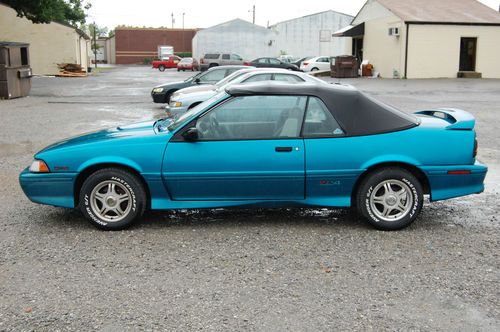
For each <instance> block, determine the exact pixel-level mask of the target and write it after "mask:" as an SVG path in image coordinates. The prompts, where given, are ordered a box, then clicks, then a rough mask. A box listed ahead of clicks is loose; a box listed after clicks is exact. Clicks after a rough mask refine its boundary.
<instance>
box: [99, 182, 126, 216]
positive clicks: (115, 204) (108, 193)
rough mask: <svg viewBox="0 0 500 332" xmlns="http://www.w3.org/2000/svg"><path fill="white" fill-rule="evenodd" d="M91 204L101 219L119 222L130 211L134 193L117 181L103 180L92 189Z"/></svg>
mask: <svg viewBox="0 0 500 332" xmlns="http://www.w3.org/2000/svg"><path fill="white" fill-rule="evenodd" d="M90 206H91V208H92V211H93V212H94V213H95V214H96V215H97V216H98V217H99V218H100V219H102V220H104V221H107V222H118V221H120V220H122V219H124V218H125V217H126V216H127V215H128V213H129V212H130V209H131V208H132V195H131V194H130V190H129V189H127V188H126V187H125V186H124V185H123V184H121V183H119V182H117V181H113V180H108V181H103V182H101V183H99V184H98V185H97V186H95V187H94V189H93V190H92V193H91V194H90Z"/></svg>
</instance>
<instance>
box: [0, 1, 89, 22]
mask: <svg viewBox="0 0 500 332" xmlns="http://www.w3.org/2000/svg"><path fill="white" fill-rule="evenodd" d="M1 2H3V3H5V4H6V5H8V6H10V7H12V8H13V9H14V10H15V11H16V12H17V16H19V17H26V18H27V19H28V20H30V21H32V22H33V23H50V22H51V21H56V22H63V23H68V24H71V25H75V26H76V25H77V24H78V23H80V24H84V23H85V18H86V17H87V14H86V13H85V10H88V9H89V8H90V6H91V5H90V3H85V4H83V1H82V0H23V1H19V0H2V1H1Z"/></svg>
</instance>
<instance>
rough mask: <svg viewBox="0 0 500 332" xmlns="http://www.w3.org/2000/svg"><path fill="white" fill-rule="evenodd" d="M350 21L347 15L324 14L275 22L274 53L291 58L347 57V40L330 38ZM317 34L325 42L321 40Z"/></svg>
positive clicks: (350, 17) (349, 47)
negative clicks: (284, 54)
mask: <svg viewBox="0 0 500 332" xmlns="http://www.w3.org/2000/svg"><path fill="white" fill-rule="evenodd" d="M352 19H353V17H352V16H349V15H345V14H340V13H337V12H334V11H326V12H322V13H318V14H313V15H308V16H304V17H299V18H296V19H293V20H288V21H285V22H281V23H277V24H275V25H273V26H272V30H273V31H275V32H276V35H277V37H276V45H277V49H278V52H279V51H283V52H285V53H286V54H290V55H293V56H295V57H304V56H317V55H327V56H336V55H345V54H350V53H351V51H350V49H351V44H350V38H334V37H332V34H333V33H334V32H335V31H337V30H340V29H342V28H344V27H346V26H347V25H349V24H350V22H351V20H352ZM320 34H323V37H324V38H325V37H326V39H323V41H322V39H321V38H320ZM346 50H349V52H348V53H346Z"/></svg>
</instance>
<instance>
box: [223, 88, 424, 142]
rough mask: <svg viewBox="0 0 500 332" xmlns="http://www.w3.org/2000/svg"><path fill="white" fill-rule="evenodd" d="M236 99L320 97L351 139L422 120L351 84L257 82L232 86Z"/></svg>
mask: <svg viewBox="0 0 500 332" xmlns="http://www.w3.org/2000/svg"><path fill="white" fill-rule="evenodd" d="M226 92H227V93H228V94H230V95H232V96H243V95H292V96H315V97H318V98H320V99H321V100H322V101H323V102H324V103H325V104H326V106H327V107H328V109H329V110H330V112H331V113H332V114H333V116H334V117H335V119H336V120H337V121H338V122H339V124H340V125H341V126H342V128H343V129H344V130H345V131H346V134H347V136H361V135H373V134H380V133H385V132H391V131H398V130H403V129H408V128H412V127H415V126H417V125H418V124H419V120H418V119H417V118H416V117H414V116H412V115H409V114H405V113H403V112H401V111H399V110H397V109H395V108H393V107H391V106H389V105H386V104H384V103H382V102H379V101H377V100H375V99H373V98H371V97H369V96H367V95H366V94H364V93H362V92H361V91H359V90H357V89H356V88H354V87H352V86H350V85H343V84H315V83H300V84H297V83H282V82H257V83H248V84H238V85H233V86H230V87H228V88H227V89H226Z"/></svg>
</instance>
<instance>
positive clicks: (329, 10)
mask: <svg viewBox="0 0 500 332" xmlns="http://www.w3.org/2000/svg"><path fill="white" fill-rule="evenodd" d="M328 12H334V13H336V14H340V15H345V16H349V17H353V16H352V15H349V14H346V13H341V12H338V11H336V10H333V9H328V10H323V11H321V12H317V13H312V14H308V15H304V16H300V17H295V18H291V19H288V20H284V21H280V22H276V23H274V24H271V25H270V26H269V27H274V26H276V25H278V24H282V23H286V22H290V21H295V20H297V19H299V18H305V17H309V16H314V15H318V14H323V13H328Z"/></svg>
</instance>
